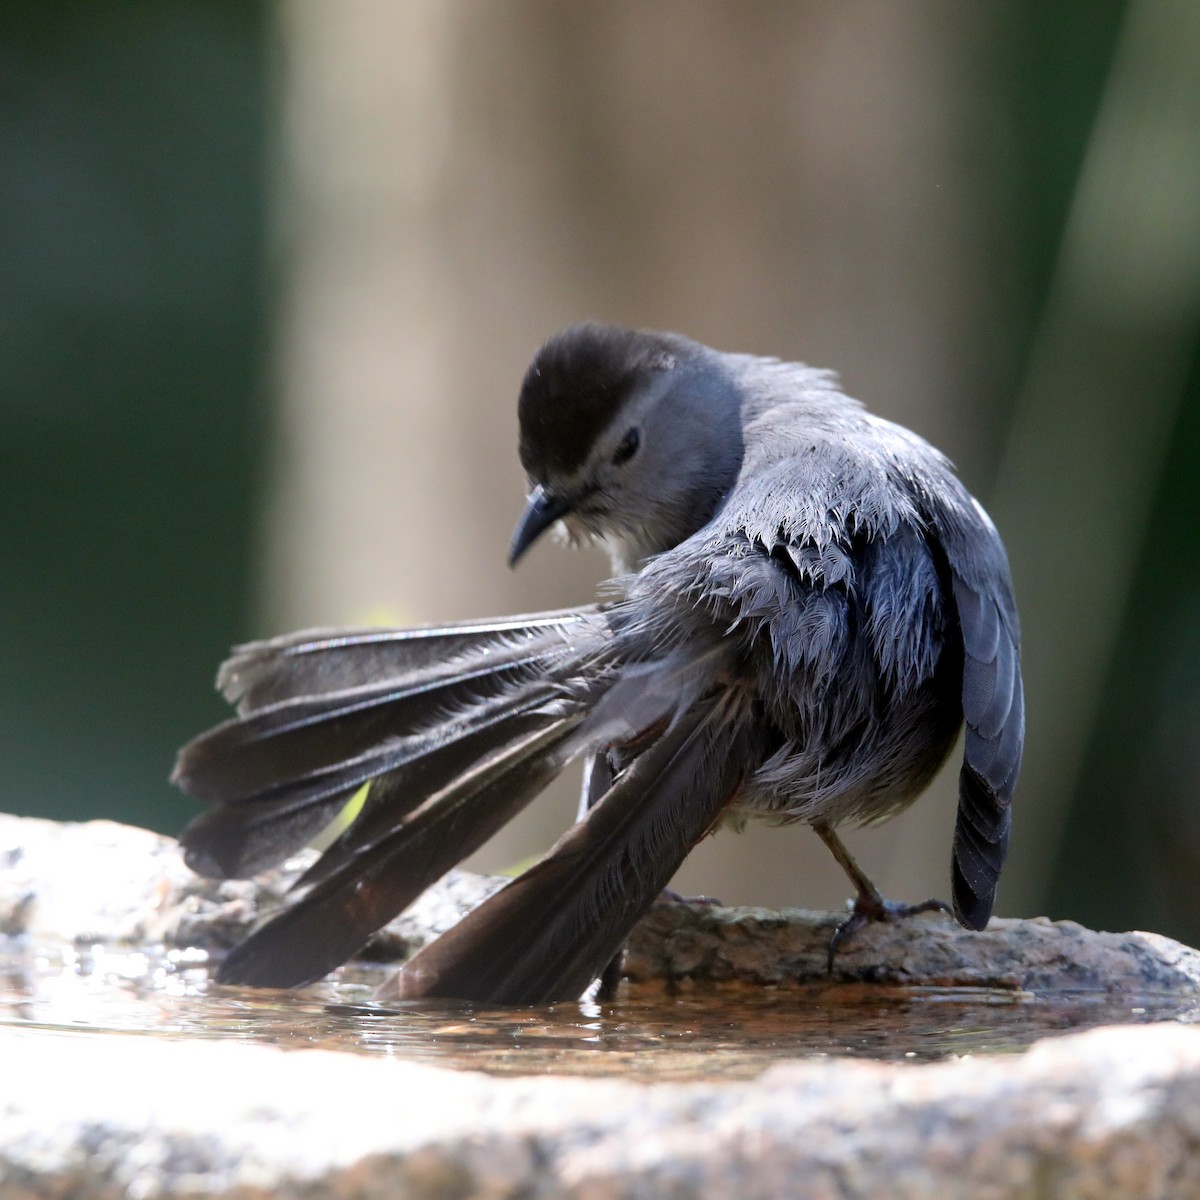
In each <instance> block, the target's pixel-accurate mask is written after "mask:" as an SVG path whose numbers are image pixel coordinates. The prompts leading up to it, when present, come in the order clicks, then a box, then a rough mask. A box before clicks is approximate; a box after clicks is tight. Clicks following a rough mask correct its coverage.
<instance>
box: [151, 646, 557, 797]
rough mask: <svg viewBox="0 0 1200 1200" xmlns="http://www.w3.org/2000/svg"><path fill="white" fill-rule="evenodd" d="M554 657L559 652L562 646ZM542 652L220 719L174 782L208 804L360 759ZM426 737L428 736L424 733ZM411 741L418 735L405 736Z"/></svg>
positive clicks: (524, 672)
mask: <svg viewBox="0 0 1200 1200" xmlns="http://www.w3.org/2000/svg"><path fill="white" fill-rule="evenodd" d="M559 649H560V653H561V648H559ZM550 653H551V652H548V651H547V650H546V648H545V647H535V648H534V649H533V650H530V649H528V648H526V649H524V650H523V651H522V652H521V653H520V654H516V653H512V652H509V653H507V654H505V655H504V656H502V657H500V658H499V659H489V660H487V661H483V662H476V661H474V660H472V661H470V662H469V663H466V664H462V665H459V666H457V667H456V669H455V670H454V673H453V674H452V675H446V674H444V673H438V674H436V675H433V676H432V677H431V676H430V674H423V673H415V674H412V675H409V676H407V677H403V678H392V679H387V680H384V681H382V682H377V683H373V684H368V685H365V686H360V687H355V688H348V689H345V690H342V691H337V692H330V693H322V694H320V695H312V696H297V697H294V698H291V699H288V700H281V701H277V702H275V703H273V704H270V705H268V706H266V707H263V708H260V709H256V710H255V711H254V712H252V713H250V714H249V715H247V716H245V717H235V718H233V719H232V720H229V721H225V722H223V723H222V724H220V725H217V726H216V727H215V728H213V729H210V730H209V731H208V732H206V733H203V734H201V735H200V736H199V737H197V738H194V739H193V740H192V741H190V742H189V743H188V744H187V745H186V746H184V747H183V749H182V750H181V751H180V752H179V757H178V760H177V762H176V764H175V770H174V772H173V774H172V781H173V782H174V783H176V784H177V785H178V786H179V787H180V788H182V789H183V790H184V791H185V792H187V793H188V794H189V795H191V796H193V797H195V798H196V799H198V800H204V801H207V802H209V803H216V802H222V803H238V802H241V801H244V800H249V799H254V798H256V797H257V796H258V795H260V794H261V793H262V792H264V791H271V790H274V789H277V788H279V787H280V786H284V785H286V784H288V783H290V782H292V781H298V780H301V779H304V778H305V777H307V776H309V775H310V774H312V773H313V772H316V771H319V770H321V769H323V768H325V767H328V766H329V765H331V764H335V763H341V762H345V761H347V760H350V759H354V758H358V757H359V756H362V755H364V754H366V753H368V752H369V751H370V750H372V749H373V748H374V747H377V746H378V745H379V744H380V743H381V742H383V741H385V740H387V739H389V738H390V737H393V736H394V735H395V734H396V732H397V731H398V730H400V731H407V730H412V729H414V728H416V729H420V728H422V727H428V726H429V725H430V724H431V720H430V718H431V714H432V715H434V716H441V715H443V714H448V713H454V712H456V711H460V710H463V709H467V708H469V707H470V708H478V707H479V706H480V702H481V701H484V700H486V699H488V698H490V697H495V696H497V695H498V694H500V693H502V692H503V691H504V690H506V689H511V687H512V686H513V685H514V684H515V683H517V682H519V681H520V680H521V679H522V678H523V677H529V676H530V674H531V673H533V672H535V671H536V672H538V673H541V674H545V673H546V672H547V670H548V664H549V662H551V661H553V660H552V658H551V657H550ZM427 736H428V735H427ZM409 737H410V740H412V741H414V742H415V741H419V740H420V739H419V737H415V736H414V735H411V734H410V735H409Z"/></svg>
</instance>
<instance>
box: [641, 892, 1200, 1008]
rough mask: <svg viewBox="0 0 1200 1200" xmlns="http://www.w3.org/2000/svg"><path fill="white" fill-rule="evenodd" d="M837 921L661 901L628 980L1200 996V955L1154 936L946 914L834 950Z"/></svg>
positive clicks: (645, 926) (877, 928) (792, 912)
mask: <svg viewBox="0 0 1200 1200" xmlns="http://www.w3.org/2000/svg"><path fill="white" fill-rule="evenodd" d="M839 919H840V918H839V917H838V916H837V914H832V913H819V912H807V911H804V910H801V909H787V910H784V911H783V912H769V911H767V910H765V909H757V908H716V907H705V906H703V905H692V904H663V905H659V906H657V907H656V908H655V909H653V910H652V911H651V912H650V914H649V915H648V916H647V917H646V918H645V919H644V920H643V921H642V922H641V924H640V925H639V926H638V928H637V929H636V930H635V931H634V933H633V936H632V937H631V938H630V942H629V946H628V948H627V950H626V955H625V974H626V977H627V979H628V980H629V981H630V983H632V984H634V985H637V986H641V987H662V986H666V987H672V986H675V987H681V986H683V987H686V986H694V985H696V984H697V983H706V984H711V983H722V982H736V983H748V984H756V985H762V984H780V983H804V984H810V985H825V986H828V987H831V988H832V987H837V986H838V985H844V984H846V983H854V984H867V985H874V986H880V987H883V986H892V987H940V988H985V989H988V990H992V991H997V990H998V991H1001V992H1008V993H1012V994H1016V995H1019V994H1021V993H1037V994H1039V995H1043V996H1045V995H1054V994H1060V993H1070V994H1080V993H1083V994H1101V995H1106V996H1112V995H1124V994H1129V995H1170V996H1178V997H1184V996H1194V995H1197V994H1200V953H1198V952H1197V951H1195V950H1193V949H1191V948H1190V947H1188V946H1184V945H1181V944H1180V943H1179V942H1175V941H1172V940H1171V939H1170V938H1165V937H1162V936H1161V935H1159V934H1155V933H1139V932H1134V933H1099V932H1096V931H1095V930H1091V929H1086V928H1085V927H1084V926H1082V925H1078V924H1076V923H1075V922H1074V921H1049V920H1047V919H1046V918H1045V917H1036V918H1033V919H1032V920H1022V921H1016V920H1005V919H1000V918H997V919H993V920H992V922H991V924H990V925H989V926H988V928H987V929H986V930H985V931H984V932H982V933H976V932H974V931H972V930H969V929H963V928H962V927H961V926H960V925H958V924H957V922H955V921H954V920H953V919H952V918H950V917H949V916H946V915H945V914H941V913H935V914H926V915H923V916H919V917H914V918H910V919H908V920H904V921H899V922H896V923H895V924H879V925H873V926H869V927H868V928H866V929H864V930H863V931H862V932H861V933H859V934H857V935H856V936H855V938H854V939H853V940H852V941H851V942H850V944H849V945H848V946H846V947H845V948H843V949H841V950H839V952H838V954H837V956H836V958H835V960H834V968H833V972H832V975H831V974H830V973H829V970H828V967H827V956H828V946H829V939H830V936H831V935H832V933H833V931H834V929H835V928H836V926H837V922H838V920H839Z"/></svg>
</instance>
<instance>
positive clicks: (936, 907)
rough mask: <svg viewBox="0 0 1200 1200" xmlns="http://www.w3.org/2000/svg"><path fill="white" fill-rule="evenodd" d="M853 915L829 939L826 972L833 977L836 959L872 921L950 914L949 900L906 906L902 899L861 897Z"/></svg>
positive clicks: (856, 899)
mask: <svg viewBox="0 0 1200 1200" xmlns="http://www.w3.org/2000/svg"><path fill="white" fill-rule="evenodd" d="M847 907H849V909H850V915H849V916H848V917H847V918H846V919H845V920H844V921H841V922H839V923H838V927H837V928H836V929H835V930H834V931H833V936H832V937H831V938H830V939H829V951H828V955H827V957H826V960H825V966H826V970H827V971H828V972H829V974H830V975H832V974H833V960H834V958H835V957H836V955H837V952H838V951H839V950H840V949H841V948H842V947H843V946H844V945H846V943H847V942H849V941H850V940H851V938H853V937H854V935H855V934H856V933H858V931H859V930H860V929H862V928H863V926H864V925H868V924H870V923H871V922H872V921H902V920H904V918H905V917H915V916H916V915H917V914H918V913H925V912H944V913H948V912H950V905H948V904H947V903H946V902H945V900H936V899H930V900H922V901H921V903H920V904H905V903H904V902H903V901H900V900H888V899H886V898H885V897H883V896H880V895H873V896H872V895H867V894H864V895H859V896H855V897H854V899H853V900H851V901H849V902H848V905H847Z"/></svg>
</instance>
